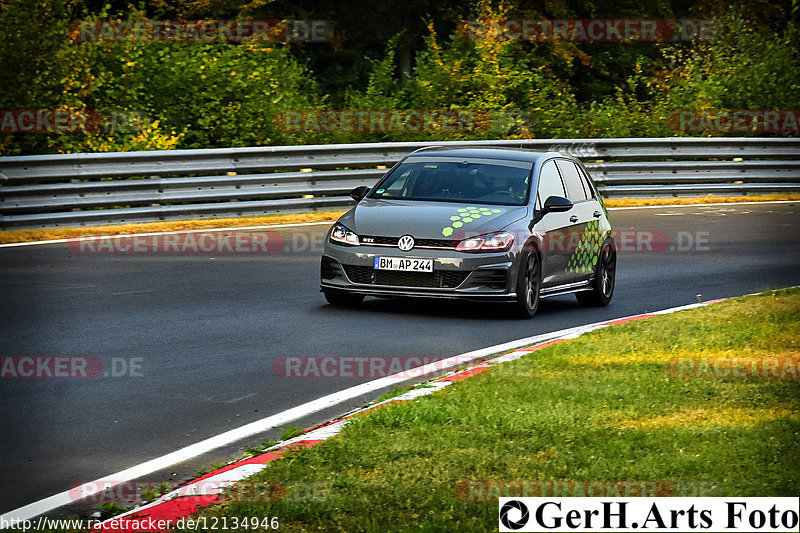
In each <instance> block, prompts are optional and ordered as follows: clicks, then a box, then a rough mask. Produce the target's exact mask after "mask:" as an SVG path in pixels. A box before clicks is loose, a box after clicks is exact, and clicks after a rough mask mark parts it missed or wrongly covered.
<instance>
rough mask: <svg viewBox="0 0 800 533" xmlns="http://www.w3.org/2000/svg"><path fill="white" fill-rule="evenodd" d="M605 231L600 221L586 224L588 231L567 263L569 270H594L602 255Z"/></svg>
mask: <svg viewBox="0 0 800 533" xmlns="http://www.w3.org/2000/svg"><path fill="white" fill-rule="evenodd" d="M603 233H604V232H603V231H602V230H601V229H600V221H598V220H592V221H589V222H588V223H587V224H586V231H585V232H584V234H583V238H581V241H580V242H579V243H578V246H577V247H576V248H575V251H574V252H573V253H572V256H571V257H570V258H569V263H567V272H572V273H577V274H586V273H588V272H591V271H592V270H594V267H595V265H596V264H597V258H598V257H599V256H600V245H601V244H602V243H603Z"/></svg>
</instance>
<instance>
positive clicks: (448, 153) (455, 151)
mask: <svg viewBox="0 0 800 533" xmlns="http://www.w3.org/2000/svg"><path fill="white" fill-rule="evenodd" d="M423 155H436V157H473V158H482V159H505V160H511V161H529V162H531V163H535V162H537V161H539V160H541V159H544V158H547V157H554V156H560V157H569V156H565V155H564V154H561V153H559V152H536V151H534V150H527V149H525V148H447V147H444V146H430V147H426V148H420V149H419V150H415V151H413V152H411V153H410V154H408V157H420V156H423Z"/></svg>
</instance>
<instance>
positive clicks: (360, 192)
mask: <svg viewBox="0 0 800 533" xmlns="http://www.w3.org/2000/svg"><path fill="white" fill-rule="evenodd" d="M368 192H369V187H367V186H366V185H361V186H359V187H356V188H355V189H353V190H352V191H350V198H352V199H353V200H355V201H356V202H360V201H361V200H363V199H364V197H365V196H366V195H367V193H368Z"/></svg>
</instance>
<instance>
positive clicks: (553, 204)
mask: <svg viewBox="0 0 800 533" xmlns="http://www.w3.org/2000/svg"><path fill="white" fill-rule="evenodd" d="M572 205H573V204H572V202H571V201H570V200H568V199H566V198H564V197H563V196H550V197H549V198H548V199H547V200H545V201H544V207H543V208H542V214H545V213H560V212H562V211H569V210H570V209H572Z"/></svg>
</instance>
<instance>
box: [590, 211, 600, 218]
mask: <svg viewBox="0 0 800 533" xmlns="http://www.w3.org/2000/svg"><path fill="white" fill-rule="evenodd" d="M592 216H593V217H594V218H600V217H601V216H603V213H601V212H600V211H595V212H594V213H592Z"/></svg>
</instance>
